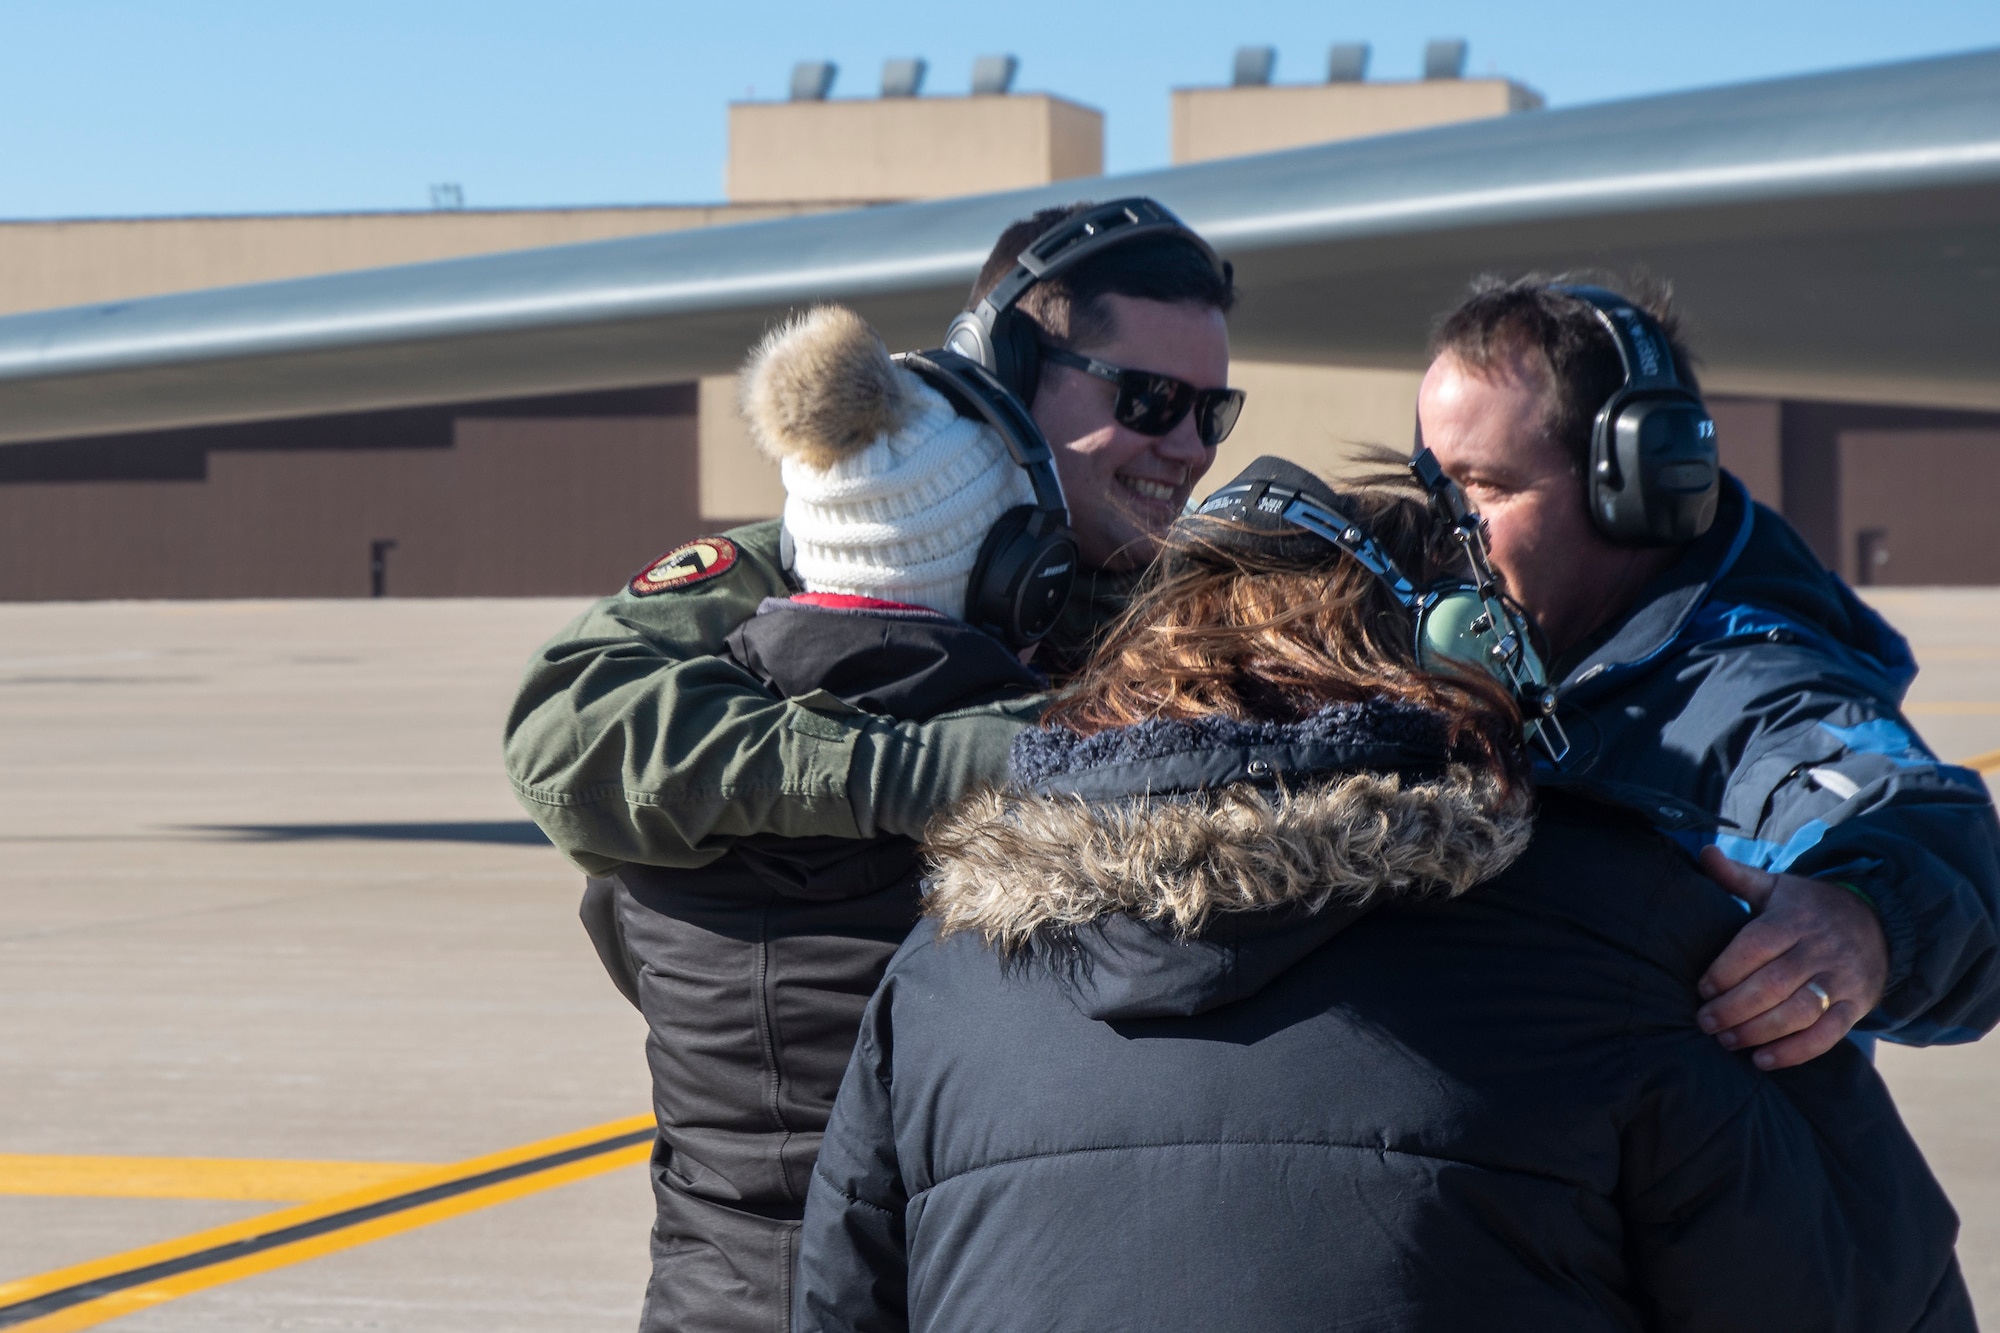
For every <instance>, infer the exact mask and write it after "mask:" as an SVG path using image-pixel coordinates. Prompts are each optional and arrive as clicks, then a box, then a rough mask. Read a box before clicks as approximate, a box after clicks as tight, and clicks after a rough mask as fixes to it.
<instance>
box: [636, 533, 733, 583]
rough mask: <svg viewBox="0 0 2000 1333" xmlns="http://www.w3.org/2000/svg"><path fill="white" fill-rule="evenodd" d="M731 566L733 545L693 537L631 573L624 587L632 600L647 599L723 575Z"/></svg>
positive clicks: (727, 540) (726, 542)
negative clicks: (636, 598) (628, 589)
mask: <svg viewBox="0 0 2000 1333" xmlns="http://www.w3.org/2000/svg"><path fill="white" fill-rule="evenodd" d="M735 564H736V543H735V542H732V541H730V540H729V538H727V537H697V538H695V539H694V540H693V541H691V542H682V543H681V544H680V545H679V546H676V547H675V548H674V549H673V550H671V551H669V552H667V553H666V554H665V555H663V556H661V557H660V558H659V559H658V560H655V561H654V562H653V563H652V564H650V565H647V566H646V567H645V568H644V569H642V570H640V571H639V572H638V573H637V574H634V575H633V576H632V582H631V583H630V584H628V585H627V586H628V587H629V588H630V589H631V592H632V595H633V596H634V597H651V596H653V595H654V594H655V593H662V592H672V591H674V590H675V589H676V588H688V587H692V586H693V585H695V584H697V583H700V582H702V581H703V580H705V579H712V578H714V577H715V576H716V575H718V574H726V573H728V572H729V570H730V569H731V568H733V567H734V566H735Z"/></svg>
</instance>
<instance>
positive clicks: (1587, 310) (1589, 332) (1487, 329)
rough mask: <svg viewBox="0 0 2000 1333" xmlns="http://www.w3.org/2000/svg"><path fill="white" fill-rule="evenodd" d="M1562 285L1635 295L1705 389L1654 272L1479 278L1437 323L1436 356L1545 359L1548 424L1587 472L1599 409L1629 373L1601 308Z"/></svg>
mask: <svg viewBox="0 0 2000 1333" xmlns="http://www.w3.org/2000/svg"><path fill="white" fill-rule="evenodd" d="M1562 283H1571V284H1576V285H1586V284H1587V285H1590V286H1594V287H1608V288H1610V289H1612V290H1614V291H1618V292H1620V293H1621V294H1627V293H1629V297H1628V299H1630V300H1631V302H1632V304H1633V305H1635V306H1637V307H1639V308H1640V309H1641V310H1643V311H1645V312H1646V313H1647V314H1649V315H1651V316H1652V317H1653V318H1654V319H1656V320H1658V321H1659V323H1660V327H1661V329H1662V330H1664V331H1665V333H1666V335H1667V344H1668V346H1669V347H1671V348H1672V349H1673V357H1674V370H1675V371H1676V372H1677V373H1678V374H1679V375H1680V377H1681V382H1682V383H1683V384H1685V385H1687V386H1688V388H1690V389H1692V390H1694V391H1695V392H1696V393H1699V392H1701V388H1700V385H1699V384H1698V383H1697V382H1696V380H1695V376H1694V368H1693V357H1692V355H1691V354H1690V353H1689V352H1688V349H1687V345H1686V344H1685V343H1684V342H1682V340H1681V335H1680V319H1679V316H1677V315H1676V314H1675V313H1674V307H1673V289H1672V288H1671V287H1669V286H1668V285H1667V284H1666V283H1664V282H1658V281H1654V280H1652V279H1649V278H1638V279H1635V280H1634V281H1632V282H1630V283H1626V284H1623V285H1622V286H1621V285H1619V284H1618V283H1617V282H1616V280H1609V281H1607V280H1606V279H1604V278H1603V277H1601V276H1598V275H1591V274H1563V275H1560V276H1557V277H1553V278H1552V277H1549V276H1547V275H1545V274H1541V273H1530V274H1528V275H1527V276H1526V277H1522V278H1516V279H1514V280H1513V281H1511V282H1509V281H1507V280H1505V279H1502V278H1497V277H1493V276H1491V275H1488V276H1485V277H1482V278H1479V279H1477V280H1476V281H1475V282H1474V283H1473V284H1472V291H1471V294H1470V295H1468V296H1467V297H1466V298H1465V300H1463V301H1462V302H1460V303H1459V305H1458V307H1457V309H1455V310H1452V311H1450V312H1449V313H1447V314H1445V315H1444V316H1442V317H1441V318H1440V319H1439V320H1438V321H1437V324H1436V326H1435V328H1434V329H1433V330H1432V332H1431V357H1432V359H1433V360H1435V359H1436V358H1437V357H1440V356H1443V355H1444V354H1446V353H1450V354H1451V355H1452V356H1455V357H1457V358H1458V359H1459V360H1461V361H1463V362H1465V363H1466V364H1467V365H1468V366H1471V367H1472V368H1474V369H1475V370H1480V371H1490V370H1492V369H1494V368H1495V367H1497V366H1500V365H1502V364H1504V363H1505V362H1506V361H1508V360H1510V359H1512V358H1514V357H1517V356H1525V357H1527V358H1529V360H1530V361H1531V362H1538V363H1539V364H1540V366H1541V369H1542V371H1543V373H1544V374H1545V375H1546V376H1547V381H1546V385H1545V391H1546V395H1547V402H1546V404H1545V408H1544V416H1543V424H1544V428H1545V429H1546V430H1547V431H1548V434H1549V438H1550V439H1552V440H1554V441H1555V442H1556V443H1557V444H1560V445H1561V446H1562V447H1563V449H1564V450H1565V451H1567V452H1568V454H1569V456H1570V458H1571V460H1572V461H1573V462H1574V463H1575V465H1576V469H1577V473H1578V475H1581V474H1582V472H1583V469H1584V468H1585V467H1586V466H1588V465H1589V462H1590V427H1591V423H1592V422H1593V421H1594V420H1595V419H1596V417H1597V409H1598V408H1600V407H1603V406H1604V404H1605V402H1606V401H1607V400H1608V399H1609V398H1610V397H1611V395H1612V394H1614V393H1616V392H1617V391H1618V386H1619V385H1620V384H1622V383H1623V382H1624V378H1625V375H1624V371H1623V369H1622V368H1621V366H1620V364H1619V361H1618V346H1617V344H1616V343H1615V342H1613V341H1612V338H1611V335H1610V334H1609V333H1608V332H1606V331H1605V328H1604V325H1602V324H1601V323H1599V322H1598V319H1597V315H1596V312H1595V311H1594V309H1593V308H1592V307H1591V306H1590V305H1589V304H1588V303H1587V302H1584V301H1580V300H1578V299H1577V298H1576V297H1574V296H1566V295H1564V294H1563V293H1562V292H1559V291H1556V290H1555V289H1554V288H1555V285H1556V284H1562Z"/></svg>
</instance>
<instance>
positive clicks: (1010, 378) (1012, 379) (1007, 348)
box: [987, 310, 1042, 407]
mask: <svg viewBox="0 0 2000 1333" xmlns="http://www.w3.org/2000/svg"><path fill="white" fill-rule="evenodd" d="M991 338H992V346H993V364H991V365H989V366H988V367H987V369H988V370H991V371H992V372H993V374H994V376H995V378H997V379H998V380H999V381H1000V382H1001V383H1002V384H1004V385H1006V386H1007V391H1008V392H1009V393H1011V394H1013V395H1014V396H1015V397H1016V398H1018V399H1020V400H1021V404H1022V406H1024V407H1033V406H1034V405H1035V390H1036V389H1037V388H1039V387H1040V386H1041V382H1042V342H1041V338H1040V336H1039V335H1038V334H1037V333H1036V331H1035V326H1034V324H1033V323H1032V322H1030V321H1029V320H1028V319H1027V318H1026V317H1025V316H1023V315H1021V314H1019V313H1018V312H1016V311H1014V310H1003V311H1001V312H1000V317H999V318H998V319H996V320H994V321H993V328H992V331H991Z"/></svg>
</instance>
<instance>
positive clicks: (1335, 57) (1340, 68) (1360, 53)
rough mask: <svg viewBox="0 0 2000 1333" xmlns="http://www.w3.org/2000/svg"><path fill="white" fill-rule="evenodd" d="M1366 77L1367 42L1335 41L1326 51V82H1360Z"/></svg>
mask: <svg viewBox="0 0 2000 1333" xmlns="http://www.w3.org/2000/svg"><path fill="white" fill-rule="evenodd" d="M1367 77H1368V43H1366V42H1337V43H1335V44H1334V48H1333V49H1332V50H1331V51H1329V52H1327V53H1326V81H1327V82H1328V83H1360V82H1361V81H1362V80H1363V79H1365V78H1367Z"/></svg>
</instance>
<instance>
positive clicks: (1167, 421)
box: [1042, 343, 1243, 449]
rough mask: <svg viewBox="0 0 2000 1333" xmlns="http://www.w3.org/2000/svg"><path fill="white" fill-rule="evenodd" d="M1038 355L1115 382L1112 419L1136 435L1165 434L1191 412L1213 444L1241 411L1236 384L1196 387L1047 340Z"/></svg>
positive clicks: (1197, 430)
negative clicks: (1081, 352)
mask: <svg viewBox="0 0 2000 1333" xmlns="http://www.w3.org/2000/svg"><path fill="white" fill-rule="evenodd" d="M1042 355H1043V356H1044V357H1045V358H1047V359H1048V360H1050V361H1052V362H1054V363H1055V364H1056V365H1059V366H1068V367H1070V368H1071V369H1072V370H1080V371H1082V372H1083V373H1084V374H1086V375H1095V376H1096V377H1097V378H1098V379H1101V380H1110V381H1111V382H1112V383H1113V384H1116V385H1117V386H1118V401H1117V402H1116V403H1113V404H1112V406H1111V416H1112V419H1113V420H1115V421H1117V423H1118V424H1119V425H1121V426H1124V427H1126V428H1127V429H1130V430H1136V431H1138V432H1139V433H1140V434H1141V435H1165V434H1166V433H1167V432H1168V431H1170V430H1172V429H1173V428H1174V427H1176V426H1178V425H1180V424H1181V420H1182V418H1184V417H1186V416H1187V414H1188V413H1189V412H1192V413H1194V433H1195V434H1196V435H1198V436H1200V437H1201V442H1202V443H1203V444H1205V445H1207V446H1208V447H1209V448H1211V449H1213V448H1214V447H1215V446H1216V445H1218V444H1221V443H1222V442H1223V441H1224V440H1226V439H1228V438H1229V432H1230V431H1232V430H1234V429H1236V418H1237V417H1239V416H1241V415H1242V414H1243V390H1241V389H1197V388H1195V387H1194V385H1192V384H1189V383H1188V382H1187V381H1186V380H1177V379H1175V378H1174V377H1173V376H1172V375H1155V374H1154V373H1153V372H1152V371H1150V370H1126V369H1124V368H1123V367H1120V366H1114V365H1111V364H1110V363H1109V362H1105V361H1099V360H1098V359H1097V358H1096V357H1092V356H1079V355H1078V354H1077V353H1075V352H1071V351H1067V350H1065V349H1063V348H1061V347H1050V346H1049V345H1048V344H1046V343H1044V344H1043V345H1042Z"/></svg>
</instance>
